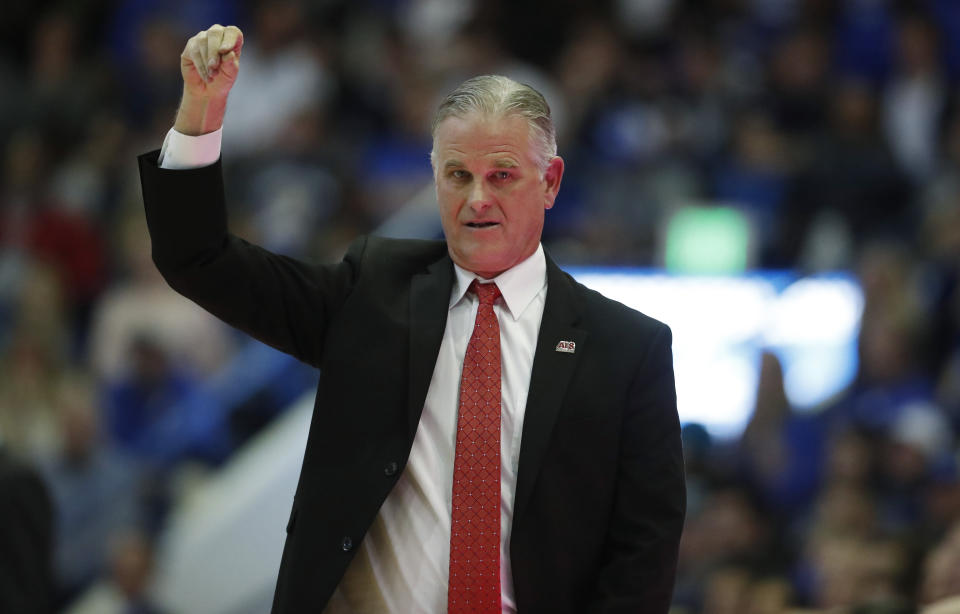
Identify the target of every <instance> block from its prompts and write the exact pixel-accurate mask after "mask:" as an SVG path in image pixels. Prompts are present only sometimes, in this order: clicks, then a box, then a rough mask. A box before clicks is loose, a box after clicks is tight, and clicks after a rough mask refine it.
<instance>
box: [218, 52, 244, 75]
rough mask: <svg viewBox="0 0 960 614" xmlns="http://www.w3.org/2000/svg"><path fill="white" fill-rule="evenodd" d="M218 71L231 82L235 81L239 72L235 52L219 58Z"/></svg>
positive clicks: (238, 63) (238, 60) (238, 62)
mask: <svg viewBox="0 0 960 614" xmlns="http://www.w3.org/2000/svg"><path fill="white" fill-rule="evenodd" d="M220 71H221V72H222V73H223V74H224V76H225V77H227V78H229V79H231V80H233V79H236V77H237V73H239V72H240V58H238V57H237V52H236V51H231V52H230V53H228V54H226V55H224V56H221V58H220Z"/></svg>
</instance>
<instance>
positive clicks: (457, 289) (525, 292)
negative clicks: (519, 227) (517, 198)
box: [450, 244, 547, 320]
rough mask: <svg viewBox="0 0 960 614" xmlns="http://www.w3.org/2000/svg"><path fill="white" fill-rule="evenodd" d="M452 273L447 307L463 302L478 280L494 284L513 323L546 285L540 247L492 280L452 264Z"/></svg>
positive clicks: (543, 261)
mask: <svg viewBox="0 0 960 614" xmlns="http://www.w3.org/2000/svg"><path fill="white" fill-rule="evenodd" d="M453 269H454V271H455V272H456V274H457V283H456V285H454V287H453V295H452V296H451V297H450V307H451V308H453V306H454V305H456V304H457V303H459V302H460V301H461V300H463V297H464V295H465V294H466V293H467V289H468V288H469V287H470V282H472V281H473V280H474V279H479V280H480V281H482V282H488V281H494V282H496V284H497V287H498V288H500V294H501V295H502V296H503V302H504V304H505V305H506V307H507V311H509V312H510V316H511V317H512V318H513V319H514V320H519V319H520V316H521V315H522V314H523V312H524V310H526V308H527V306H528V305H530V303H531V302H532V301H533V299H534V297H535V296H537V293H539V292H540V290H541V289H543V287H544V286H545V285H546V284H547V260H546V258H545V257H544V255H543V245H542V244H538V245H537V251H535V252H533V253H532V254H530V256H529V257H528V258H527V259H526V260H524V261H523V262H521V263H519V264H516V265H514V266H513V267H512V268H509V269H507V270H506V271H504V272H503V273H500V274H499V275H497V276H496V277H494V278H493V279H492V280H489V279H484V278H482V277H480V276H479V275H477V274H476V273H473V272H471V271H468V270H466V269H464V268H463V267H461V266H460V265H458V264H456V263H454V265H453Z"/></svg>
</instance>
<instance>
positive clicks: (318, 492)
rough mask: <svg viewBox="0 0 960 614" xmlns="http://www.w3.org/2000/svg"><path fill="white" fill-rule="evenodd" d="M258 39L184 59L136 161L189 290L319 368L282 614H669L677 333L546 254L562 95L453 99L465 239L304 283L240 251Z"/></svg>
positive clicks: (451, 186) (453, 223) (449, 106)
mask: <svg viewBox="0 0 960 614" xmlns="http://www.w3.org/2000/svg"><path fill="white" fill-rule="evenodd" d="M242 44H243V38H242V34H241V33H240V31H239V30H237V29H236V28H234V27H227V28H223V27H221V26H214V27H212V28H211V29H209V30H207V31H205V32H201V33H200V34H198V35H197V36H195V37H193V38H192V39H191V40H190V41H189V42H188V43H187V46H186V48H185V49H184V53H183V55H182V63H181V67H182V73H183V76H184V84H185V85H184V97H183V101H182V103H181V107H180V110H179V112H178V115H177V120H176V123H175V125H174V130H172V131H171V132H170V133H169V134H168V138H167V141H166V142H165V150H164V152H163V156H162V158H163V159H162V160H161V161H160V162H159V166H158V159H159V154H158V153H157V152H153V153H151V154H146V155H145V156H141V159H140V166H141V180H142V183H143V190H144V201H145V205H146V210H147V220H148V223H149V226H150V232H151V236H152V239H153V253H154V260H155V262H156V263H157V266H158V268H159V269H160V270H161V272H162V273H163V274H164V276H165V277H166V279H167V281H168V282H169V283H170V285H171V286H172V287H173V288H175V289H176V290H178V291H179V292H181V293H183V294H185V295H186V296H188V297H190V298H191V299H193V300H194V301H196V302H197V303H199V304H200V305H202V306H203V307H205V308H206V309H208V310H209V311H211V312H212V313H214V314H215V315H217V316H219V317H220V318H222V319H224V320H225V321H227V322H228V323H230V324H232V325H234V326H236V327H238V328H240V329H242V330H244V331H247V332H248V333H250V334H251V335H253V336H255V337H256V338H258V339H260V340H261V341H264V342H266V343H269V344H270V345H273V346H274V347H277V348H279V349H281V350H284V351H287V352H290V353H291V354H293V355H295V356H297V357H298V358H300V359H301V360H304V361H306V362H308V363H310V364H313V365H316V366H318V367H319V368H320V370H321V375H320V382H319V389H318V392H317V401H316V404H315V409H314V414H313V421H312V424H311V427H310V434H309V439H308V443H307V449H306V453H305V456H304V462H303V468H302V471H301V475H300V481H299V484H298V487H297V492H296V495H295V497H294V502H293V509H292V511H291V515H290V522H289V524H288V527H287V531H288V537H287V542H286V546H285V549H284V554H283V560H282V563H281V569H280V576H279V579H278V582H277V590H276V595H275V598H274V606H273V611H274V612H275V613H297V614H299V613H301V612H307V611H316V612H320V611H326V612H332V613H340V612H378V613H379V612H397V613H400V612H404V613H406V612H431V613H432V612H443V611H448V612H451V613H452V612H515V611H516V612H522V613H523V614H528V613H534V612H543V613H550V614H557V613H563V612H570V613H573V612H577V613H580V612H642V613H645V614H662V613H665V612H666V611H667V609H668V607H669V603H670V597H671V592H672V588H673V580H674V574H675V568H676V556H677V545H678V541H679V536H680V530H681V526H682V522H683V514H684V490H683V488H684V485H683V466H682V465H683V462H682V457H681V451H680V438H679V424H678V420H677V413H676V398H675V392H674V382H673V365H672V357H671V350H670V344H671V336H670V331H669V329H668V328H667V327H666V326H664V325H663V324H660V323H659V322H656V321H654V320H652V319H650V318H647V317H646V316H643V315H641V314H639V313H637V312H635V311H632V310H630V309H628V308H626V307H624V306H623V305H620V304H619V303H615V302H613V301H610V300H608V299H606V298H604V297H602V296H600V295H599V294H597V293H595V292H592V291H590V290H588V289H586V288H584V287H583V286H581V285H579V284H577V283H576V282H575V281H573V279H572V278H570V277H569V276H567V275H566V274H564V273H563V272H562V271H560V269H558V268H557V266H556V265H555V264H554V263H553V262H552V260H550V259H549V258H548V257H547V256H546V255H545V254H544V252H543V249H542V247H541V246H540V234H541V231H542V228H543V220H544V212H545V210H546V209H549V208H550V207H551V206H552V205H553V202H554V199H555V197H556V195H557V191H558V190H559V187H560V182H561V178H562V176H563V160H562V159H561V158H559V157H557V156H556V141H555V136H554V133H553V125H552V122H551V120H550V112H549V107H548V106H547V104H546V102H545V101H544V100H543V97H542V96H540V94H539V93H537V92H536V91H534V90H533V89H532V88H529V87H527V86H523V85H520V84H517V83H515V82H513V81H510V80H509V79H505V78H503V77H479V78H476V79H472V80H470V81H467V82H466V83H464V84H463V85H461V86H460V87H459V88H458V89H457V90H456V91H455V92H453V93H452V94H451V95H450V96H448V97H447V99H446V100H445V101H444V102H443V103H442V104H441V106H440V109H439V111H438V113H437V117H436V120H435V125H434V130H433V133H434V134H433V136H434V149H433V153H432V156H431V159H432V163H433V167H434V175H435V178H436V188H437V199H438V202H439V206H440V218H441V221H442V225H443V229H444V233H445V235H446V242H440V241H397V240H388V239H380V238H373V237H363V238H360V239H358V240H357V241H356V242H355V243H354V244H353V245H352V246H351V247H350V249H349V251H348V253H347V255H346V256H345V257H344V260H343V261H342V262H341V263H339V264H337V265H334V266H314V265H307V264H304V263H301V262H297V261H295V260H292V259H289V258H284V257H280V256H276V255H273V254H270V253H268V252H266V251H264V250H262V249H260V248H257V247H255V246H252V245H249V244H247V243H245V242H244V241H242V240H240V239H237V238H235V237H232V236H230V235H228V233H227V232H226V215H225V207H224V204H223V187H222V181H221V177H220V168H219V161H218V156H219V140H218V139H219V129H220V126H221V124H222V118H223V112H224V109H225V108H226V99H227V95H228V93H229V90H230V86H231V85H232V83H233V81H234V79H235V78H236V75H237V73H238V70H239V56H240V51H241V48H242ZM191 135H192V136H193V138H190V137H191ZM171 169H179V170H171ZM491 280H492V282H493V283H489V282H490V281H491ZM481 282H482V283H481Z"/></svg>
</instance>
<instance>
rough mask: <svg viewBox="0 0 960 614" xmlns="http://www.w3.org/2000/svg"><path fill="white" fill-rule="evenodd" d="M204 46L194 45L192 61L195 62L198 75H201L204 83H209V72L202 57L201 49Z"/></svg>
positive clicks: (191, 47)
mask: <svg viewBox="0 0 960 614" xmlns="http://www.w3.org/2000/svg"><path fill="white" fill-rule="evenodd" d="M201 46H202V45H199V44H193V45H191V46H190V54H189V55H190V61H191V62H193V65H194V67H195V68H196V69H197V74H199V75H200V78H201V79H203V80H204V81H209V80H210V79H209V72H208V71H207V65H206V62H205V60H204V58H203V56H202V55H200V48H201Z"/></svg>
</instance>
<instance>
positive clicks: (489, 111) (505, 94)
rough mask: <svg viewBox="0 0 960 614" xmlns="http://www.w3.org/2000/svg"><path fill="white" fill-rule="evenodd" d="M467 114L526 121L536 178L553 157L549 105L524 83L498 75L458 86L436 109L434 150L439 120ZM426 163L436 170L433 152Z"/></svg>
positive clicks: (554, 140)
mask: <svg viewBox="0 0 960 614" xmlns="http://www.w3.org/2000/svg"><path fill="white" fill-rule="evenodd" d="M470 113H482V114H483V115H487V116H489V117H507V116H509V115H517V116H519V117H522V118H524V119H526V120H527V124H528V125H529V126H530V135H531V141H532V144H533V147H534V159H535V161H536V163H537V167H538V168H539V169H540V174H543V173H544V172H546V170H547V165H548V164H549V163H550V159H551V158H553V157H554V156H556V155H557V135H556V131H555V129H554V127H553V119H552V118H551V117H550V105H548V104H547V100H546V99H545V98H544V97H543V94H541V93H540V92H538V91H537V90H535V89H533V88H532V87H530V86H529V85H527V84H525V83H517V82H516V81H514V80H513V79H509V78H507V77H502V76H500V75H481V76H479V77H474V78H472V79H468V80H466V81H464V82H463V83H461V84H460V85H459V86H458V87H457V89H455V90H453V91H452V92H450V93H449V94H447V96H446V98H444V99H443V101H441V102H440V106H439V107H437V112H436V114H435V115H434V117H433V125H432V126H431V127H430V135H431V136H432V137H433V141H434V147H435V146H436V138H437V126H439V125H440V123H441V122H443V120H445V119H447V118H449V117H466V116H467V115H469V114H470ZM430 163H431V164H432V165H433V168H434V169H436V167H437V154H436V151H435V149H434V150H431V151H430Z"/></svg>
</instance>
